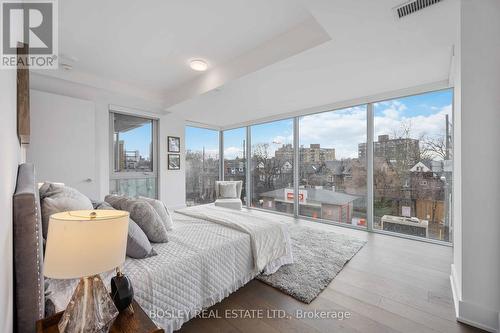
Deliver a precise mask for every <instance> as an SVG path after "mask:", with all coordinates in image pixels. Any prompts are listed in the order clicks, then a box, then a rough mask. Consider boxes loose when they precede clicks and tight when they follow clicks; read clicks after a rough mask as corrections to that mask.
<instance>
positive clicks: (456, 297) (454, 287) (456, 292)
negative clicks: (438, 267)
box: [450, 264, 462, 318]
mask: <svg viewBox="0 0 500 333" xmlns="http://www.w3.org/2000/svg"><path fill="white" fill-rule="evenodd" d="M450 283H451V293H452V294H453V305H454V306H455V317H457V318H458V317H459V309H458V305H459V304H460V300H461V299H462V294H461V291H462V289H461V288H460V286H459V285H458V280H457V271H456V270H455V265H454V264H451V274H450Z"/></svg>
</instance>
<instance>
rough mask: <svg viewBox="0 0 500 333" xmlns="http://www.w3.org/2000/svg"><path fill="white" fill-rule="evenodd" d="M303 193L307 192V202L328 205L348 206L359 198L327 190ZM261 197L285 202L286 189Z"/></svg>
mask: <svg viewBox="0 0 500 333" xmlns="http://www.w3.org/2000/svg"><path fill="white" fill-rule="evenodd" d="M300 190H301V191H307V199H306V200H307V202H311V201H312V202H318V203H326V204H331V205H346V204H348V203H350V202H353V201H354V200H356V199H358V197H357V196H354V195H350V194H345V193H341V192H335V191H331V190H325V189H316V188H307V189H300ZM261 196H263V197H268V198H274V199H276V200H285V189H283V188H280V189H277V190H274V191H269V192H265V193H262V194H261Z"/></svg>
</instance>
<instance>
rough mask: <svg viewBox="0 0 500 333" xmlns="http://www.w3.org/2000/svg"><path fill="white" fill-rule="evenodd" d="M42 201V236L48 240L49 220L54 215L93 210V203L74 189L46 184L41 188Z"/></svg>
mask: <svg viewBox="0 0 500 333" xmlns="http://www.w3.org/2000/svg"><path fill="white" fill-rule="evenodd" d="M40 199H41V209H42V234H43V238H45V239H47V232H48V230H49V218H50V216H51V215H52V214H55V213H60V212H67V211H70V210H92V209H94V207H93V206H92V202H91V201H90V199H89V198H87V197H86V196H85V195H83V194H82V193H80V192H78V191H77V190H75V189H74V188H71V187H68V186H64V185H60V184H53V183H45V184H43V185H42V187H41V188H40Z"/></svg>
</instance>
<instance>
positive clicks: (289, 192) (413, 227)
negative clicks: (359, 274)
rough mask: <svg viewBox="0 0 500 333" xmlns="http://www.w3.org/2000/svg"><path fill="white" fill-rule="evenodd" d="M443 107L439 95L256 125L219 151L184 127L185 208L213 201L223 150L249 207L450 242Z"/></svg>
mask: <svg viewBox="0 0 500 333" xmlns="http://www.w3.org/2000/svg"><path fill="white" fill-rule="evenodd" d="M452 100H453V90H452V89H446V90H440V91H433V92H428V93H423V94H419V95H413V96H407V97H401V98H396V99H392V100H386V101H378V102H372V103H368V104H365V105H360V106H353V107H348V108H344V109H339V110H332V111H325V112H320V113H315V114H308V115H304V116H298V117H295V118H288V119H284V120H277V121H272V122H267V123H260V124H256V125H250V126H247V127H242V128H236V129H230V130H225V131H222V132H220V133H221V136H222V137H221V140H223V144H222V145H220V143H219V136H218V135H219V134H218V132H217V131H213V130H206V129H199V128H192V127H188V128H187V129H186V136H187V138H186V141H187V150H188V151H187V164H188V165H187V172H186V177H187V178H186V187H187V201H188V204H198V203H206V202H212V201H214V198H213V192H214V190H213V186H212V187H209V186H208V184H209V183H211V184H213V183H214V182H215V180H216V179H218V174H219V173H218V167H219V157H218V154H217V152H218V149H222V151H223V154H224V161H223V163H221V165H220V167H221V168H222V172H223V176H224V179H226V180H243V181H244V186H246V185H248V186H249V189H250V191H246V190H245V189H244V190H243V193H242V200H243V202H244V203H245V204H247V205H248V206H250V207H255V208H263V209H267V210H272V211H278V212H283V213H287V214H295V213H298V215H299V216H304V217H308V218H311V219H317V220H319V221H332V222H335V223H343V224H346V225H351V226H356V227H362V228H365V227H366V228H368V229H369V230H374V231H377V230H383V231H384V232H392V233H395V234H399V235H409V236H416V237H422V238H427V239H432V240H440V241H445V242H451V241H452V230H453V223H452V222H453V218H452V209H451V207H452V185H453V163H452V162H453V137H452V133H453V129H452V127H453V121H452V120H453V118H452V117H453V106H452ZM247 132H248V133H247ZM372 133H373V135H372ZM368 136H370V137H368ZM247 138H248V140H249V141H250V143H249V142H247ZM191 139H192V140H191ZM191 141H192V142H191ZM294 142H295V143H296V144H294ZM247 147H250V148H248V149H247ZM248 150H249V151H248ZM203 152H204V153H203ZM200 161H201V162H200ZM296 163H297V165H296ZM196 165H202V167H198V169H197V168H196ZM208 165H211V166H212V167H211V170H212V171H211V172H209V171H208V169H210V167H208ZM247 168H249V170H250V172H249V173H248V175H249V179H247V171H246V170H247ZM295 168H297V169H296V170H295ZM197 170H202V171H197ZM209 173H210V175H209ZM201 179H206V180H207V181H202V180H201ZM203 184H205V185H203ZM294 184H297V187H295V186H294ZM248 192H249V193H248ZM245 194H249V197H248V198H246V197H245ZM295 202H298V207H295V206H294V205H295ZM371 203H373V204H371ZM296 208H297V209H296ZM371 213H373V215H372V214H371ZM372 217H373V218H372Z"/></svg>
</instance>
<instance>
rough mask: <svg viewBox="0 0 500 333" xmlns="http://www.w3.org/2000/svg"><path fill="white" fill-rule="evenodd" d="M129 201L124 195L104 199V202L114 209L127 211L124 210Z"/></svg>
mask: <svg viewBox="0 0 500 333" xmlns="http://www.w3.org/2000/svg"><path fill="white" fill-rule="evenodd" d="M127 200H128V198H127V197H125V196H123V195H116V194H109V195H107V196H106V197H105V198H104V201H105V202H107V203H108V204H110V205H111V207H113V208H114V209H118V210H125V209H124V208H122V207H123V206H124V203H125V202H126V201H127Z"/></svg>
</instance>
